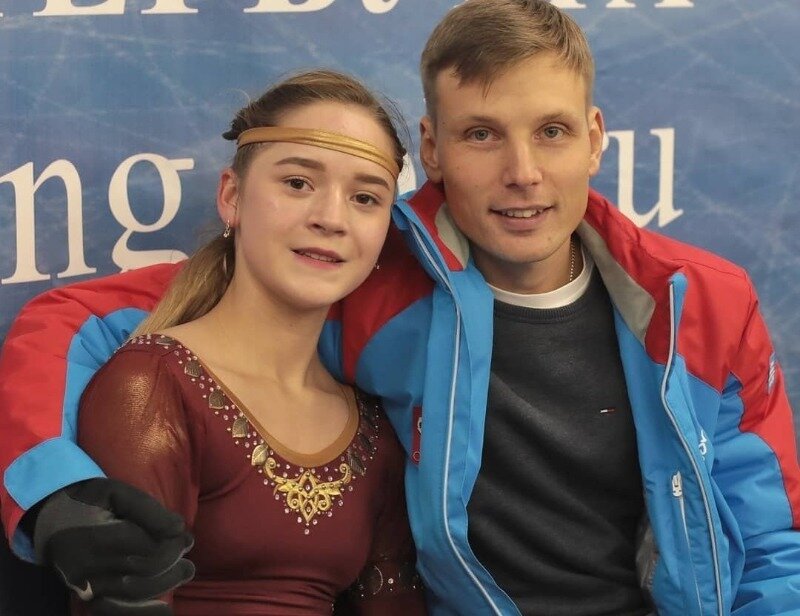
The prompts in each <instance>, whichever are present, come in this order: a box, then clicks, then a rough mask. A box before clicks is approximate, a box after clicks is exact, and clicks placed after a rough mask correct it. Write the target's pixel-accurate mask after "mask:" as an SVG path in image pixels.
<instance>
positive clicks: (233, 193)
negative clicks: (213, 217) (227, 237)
mask: <svg viewBox="0 0 800 616" xmlns="http://www.w3.org/2000/svg"><path fill="white" fill-rule="evenodd" d="M240 190H241V186H240V184H239V176H238V175H237V174H236V172H235V171H234V170H233V169H231V168H230V167H227V168H226V169H223V170H222V173H221V174H220V176H219V184H217V212H218V213H219V217H220V219H221V220H222V222H224V223H225V224H230V226H231V228H234V229H235V228H236V226H237V224H238V222H239V194H240Z"/></svg>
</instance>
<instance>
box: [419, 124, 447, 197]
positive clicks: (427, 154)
mask: <svg viewBox="0 0 800 616" xmlns="http://www.w3.org/2000/svg"><path fill="white" fill-rule="evenodd" d="M419 136H420V139H419V159H420V161H421V162H422V168H423V169H425V175H427V176H428V179H429V180H430V181H431V182H434V183H435V184H439V183H441V181H442V171H441V169H440V168H439V153H438V151H437V150H436V130H435V128H434V122H433V120H432V119H431V117H430V116H425V117H423V118H422V119H421V120H420V121H419Z"/></svg>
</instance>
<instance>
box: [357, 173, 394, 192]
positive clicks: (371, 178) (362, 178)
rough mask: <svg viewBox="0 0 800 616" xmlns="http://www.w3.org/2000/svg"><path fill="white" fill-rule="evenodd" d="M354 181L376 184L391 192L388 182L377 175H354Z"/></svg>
mask: <svg viewBox="0 0 800 616" xmlns="http://www.w3.org/2000/svg"><path fill="white" fill-rule="evenodd" d="M355 178H356V180H358V181H359V182H364V183H365V184H378V185H379V186H383V187H385V188H386V190H389V191H391V190H392V189H391V188H390V187H389V182H387V181H386V180H384V179H383V178H382V177H380V176H378V175H370V174H368V173H356V175H355Z"/></svg>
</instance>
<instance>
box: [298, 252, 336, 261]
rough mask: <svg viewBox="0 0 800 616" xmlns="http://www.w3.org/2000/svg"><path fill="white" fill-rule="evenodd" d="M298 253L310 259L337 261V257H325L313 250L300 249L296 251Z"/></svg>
mask: <svg viewBox="0 0 800 616" xmlns="http://www.w3.org/2000/svg"><path fill="white" fill-rule="evenodd" d="M297 252H298V254H301V255H303V256H304V257H308V258H310V259H316V260H317V261H326V262H327V263H338V262H339V260H338V259H334V258H333V257H326V256H324V255H318V254H317V253H315V252H303V251H302V250H298V251H297Z"/></svg>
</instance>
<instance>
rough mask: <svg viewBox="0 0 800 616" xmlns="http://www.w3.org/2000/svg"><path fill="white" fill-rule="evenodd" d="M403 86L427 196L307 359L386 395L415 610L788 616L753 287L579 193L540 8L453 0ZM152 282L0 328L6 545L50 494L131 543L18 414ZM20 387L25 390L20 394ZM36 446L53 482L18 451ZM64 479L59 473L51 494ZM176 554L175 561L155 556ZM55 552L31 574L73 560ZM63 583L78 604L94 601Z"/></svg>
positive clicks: (574, 93) (143, 279) (585, 80)
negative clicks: (396, 442) (400, 461)
mask: <svg viewBox="0 0 800 616" xmlns="http://www.w3.org/2000/svg"><path fill="white" fill-rule="evenodd" d="M421 68H422V77H423V87H424V90H425V96H426V102H427V115H426V117H425V118H423V120H422V122H421V131H422V143H421V159H422V162H423V165H424V167H425V171H426V173H427V175H428V178H429V180H430V181H429V182H428V183H427V184H426V185H424V186H423V187H422V188H421V189H420V190H419V191H418V192H417V193H416V194H415V195H414V196H413V197H411V198H410V199H408V200H407V201H406V200H401V201H400V202H399V203H398V204H397V208H396V213H395V224H396V228H397V231H398V232H399V233H393V234H390V237H389V240H388V241H387V246H386V249H385V251H384V256H383V257H382V259H381V268H380V269H379V270H377V271H376V272H375V273H374V275H373V276H372V277H371V278H370V279H368V280H367V282H366V283H365V284H364V285H363V286H362V287H361V288H360V289H359V290H357V291H356V292H355V293H354V294H353V295H352V296H350V297H349V298H348V299H346V300H345V301H344V302H342V305H341V307H340V308H341V310H340V311H339V314H338V315H337V318H336V319H335V320H332V321H331V323H330V329H329V334H330V335H328V336H327V337H324V338H325V341H326V343H325V344H324V348H323V352H324V354H325V355H326V357H327V361H328V363H329V365H331V366H332V367H333V369H334V370H336V371H337V373H338V374H340V375H341V376H342V377H343V378H344V379H347V380H355V381H357V382H358V383H359V384H360V385H361V386H362V387H364V388H365V389H367V390H369V391H373V392H379V393H380V394H381V395H382V396H383V397H384V400H385V406H386V409H387V413H388V414H389V415H390V418H391V419H392V423H393V425H394V426H395V429H396V431H397V433H398V436H399V437H400V439H401V441H402V442H403V444H404V446H405V447H406V449H407V450H408V452H409V463H408V465H407V470H406V486H407V492H408V507H409V514H410V519H411V523H412V528H413V531H414V537H415V541H416V543H417V550H418V569H419V571H420V573H421V574H422V577H423V578H424V581H425V583H426V586H427V588H428V590H429V598H430V607H431V610H432V612H433V613H435V614H516V613H523V614H548V615H558V614H570V615H580V614H585V615H589V614H617V615H619V614H629V615H634V614H635V615H640V614H641V615H644V614H648V613H658V614H660V615H676V616H677V615H681V616H682V615H685V614H697V615H700V614H720V615H722V614H729V613H734V614H737V615H739V616H743V615H756V614H758V615H766V614H800V532H798V528H800V469H799V468H798V462H797V454H796V450H795V440H794V435H793V431H792V421H791V411H790V409H789V406H788V402H787V399H786V396H785V393H784V389H783V381H782V373H781V370H780V367H779V366H778V365H777V364H776V362H775V360H774V355H773V350H772V347H771V344H770V342H769V338H768V335H767V332H766V329H765V326H764V323H763V320H762V319H761V316H760V315H759V313H758V310H757V300H756V298H755V294H754V291H753V288H752V286H751V284H750V282H749V280H748V279H747V276H746V274H745V273H744V272H743V271H742V270H741V269H740V268H737V267H735V266H733V265H731V264H729V263H727V262H725V261H723V260H722V259H719V258H717V257H714V256H712V255H709V254H707V253H705V252H703V251H700V250H697V249H694V248H690V247H687V246H684V245H681V244H679V243H677V242H675V241H672V240H669V239H667V238H664V237H661V236H658V235H656V234H653V233H650V232H647V231H642V230H639V229H637V228H636V227H635V226H634V225H633V224H632V223H630V222H629V221H628V220H626V219H625V218H624V217H623V216H621V215H620V214H619V212H618V211H617V210H616V209H615V208H613V207H612V206H611V205H610V204H609V203H608V202H607V201H606V200H604V199H603V198H602V197H601V196H600V195H598V194H596V193H594V192H592V191H590V189H589V179H590V177H591V176H593V175H594V174H595V173H596V172H597V170H598V168H599V164H600V155H601V144H602V134H603V119H602V115H601V113H600V111H599V110H598V109H597V108H596V107H594V106H592V96H591V93H592V85H593V83H592V82H593V74H594V69H593V62H592V58H591V54H590V52H589V50H588V46H587V44H586V40H585V38H584V36H583V34H582V33H581V31H580V29H579V28H578V27H577V26H576V25H575V24H574V22H572V20H571V19H569V18H568V17H567V16H566V15H565V14H564V13H562V12H560V11H559V10H557V9H556V8H554V7H552V5H550V4H549V3H547V2H542V1H538V0H468V1H467V2H465V3H463V4H461V5H460V6H458V7H457V8H455V9H453V10H452V11H451V12H450V13H448V15H447V16H446V17H445V18H444V20H443V21H442V22H441V23H440V24H439V25H438V26H437V28H436V29H435V31H434V32H433V34H432V35H431V37H430V39H429V41H428V44H427V46H426V48H425V51H424V52H423V55H422V67H421ZM401 236H402V239H404V240H405V242H403V241H401ZM420 266H421V267H420ZM173 271H174V269H173V267H172V266H156V267H154V268H148V269H145V270H138V271H135V272H130V273H127V274H123V275H121V276H118V277H114V278H113V279H109V280H106V281H95V282H91V283H87V284H84V285H79V286H76V287H74V288H72V289H70V290H61V291H58V292H54V293H51V294H49V295H48V296H45V297H44V298H41V299H39V300H36V301H35V302H33V303H32V304H31V305H30V306H29V307H28V308H27V309H26V312H24V313H23V315H22V316H21V317H20V319H19V321H18V323H17V324H16V325H15V327H14V329H13V330H12V332H11V333H10V334H9V338H8V342H7V344H6V348H5V350H4V355H3V358H2V364H1V365H0V370H2V379H3V381H2V383H3V384H2V388H3V389H2V392H0V394H1V395H2V400H0V401H2V403H3V408H4V413H3V416H2V418H0V421H2V422H3V425H0V433H5V434H11V436H10V437H7V438H6V440H7V443H4V444H3V448H4V450H7V451H9V453H8V454H7V457H6V459H5V464H9V463H10V467H9V469H8V470H7V471H6V475H5V486H6V489H7V490H8V492H9V495H10V496H9V495H4V496H5V499H4V501H3V515H4V521H5V523H6V525H7V527H9V528H10V531H13V530H14V528H15V524H16V521H17V520H18V519H19V517H20V516H21V515H22V513H23V511H22V510H23V509H25V508H28V507H29V506H31V505H33V504H34V503H37V502H43V505H40V508H41V513H40V514H39V516H38V519H33V518H34V516H35V514H36V513H37V512H33V514H34V515H31V516H26V521H27V525H28V527H30V526H32V525H34V522H35V527H36V532H37V534H38V535H39V536H38V537H37V538H36V541H35V543H36V544H37V549H40V550H42V551H44V552H47V550H48V548H47V547H46V546H47V545H48V544H50V543H51V542H58V541H59V539H60V538H62V537H63V536H64V534H65V533H68V532H73V533H75V532H77V531H75V530H74V527H75V526H77V525H78V524H76V523H71V524H64V523H60V524H59V523H53V522H48V525H49V526H50V527H51V528H52V529H53V530H42V531H40V528H41V527H42V525H43V521H42V520H43V519H44V520H52V519H58V517H59V513H60V511H62V510H64V507H66V505H63V504H59V500H61V501H62V502H70V503H73V504H74V503H75V502H79V503H84V504H86V503H88V505H85V506H87V507H88V508H90V509H92V510H93V511H97V510H100V511H102V512H103V515H106V516H108V517H110V518H111V519H114V520H115V521H117V523H121V524H128V525H129V526H133V527H136V524H134V523H133V521H132V520H135V519H136V518H135V517H134V518H131V517H128V519H126V520H124V521H123V522H119V518H125V516H123V515H120V514H118V513H116V512H115V511H114V508H113V507H109V506H108V499H105V500H103V499H100V498H96V497H94V496H86V495H84V496H81V495H77V496H75V494H74V491H75V490H76V489H77V488H76V487H75V486H74V485H73V486H68V485H67V484H70V483H73V482H76V481H79V480H80V479H88V480H89V481H87V482H85V483H78V484H77V486H78V487H80V486H84V485H87V484H88V485H90V486H91V485H95V486H106V485H107V481H106V480H103V479H99V478H97V477H98V476H99V475H100V472H99V470H97V469H92V468H91V467H90V464H89V463H88V462H87V461H86V460H84V459H83V458H81V453H80V451H79V450H78V449H77V448H76V447H75V446H74V444H71V443H68V442H67V441H69V438H68V437H69V436H70V435H69V434H67V436H66V437H65V436H64V434H65V433H67V432H68V431H66V430H65V431H64V432H63V433H62V432H57V433H55V434H53V433H52V430H53V429H54V428H53V426H52V425H51V426H50V427H49V430H51V433H48V432H47V429H48V428H42V427H39V426H38V425H37V426H34V425H31V424H33V423H34V421H33V420H31V421H28V422H26V421H25V420H24V419H23V417H24V412H25V409H28V408H36V409H37V417H39V416H40V415H41V416H42V417H45V416H46V417H49V421H50V422H51V424H53V423H54V424H57V426H56V428H60V426H61V417H60V409H61V406H62V405H61V403H60V402H59V404H57V405H54V403H53V400H54V399H55V400H62V399H65V401H66V404H65V405H64V406H65V408H66V409H67V411H68V412H69V413H73V414H74V408H75V404H76V401H77V399H78V397H79V394H80V391H81V390H82V388H83V385H84V384H85V381H86V380H87V379H88V378H89V377H90V376H91V373H93V371H94V370H95V369H96V367H97V364H98V363H99V362H102V361H103V360H104V359H105V357H106V356H107V355H108V354H109V353H111V352H112V351H113V350H114V346H115V344H116V342H117V341H119V340H121V339H122V338H124V336H125V335H126V333H127V332H128V331H130V327H132V325H134V324H135V323H136V322H137V321H138V320H139V319H140V318H141V316H142V315H141V310H147V309H149V308H150V307H151V306H152V304H153V302H154V301H155V298H157V296H158V295H159V294H160V293H161V291H162V290H163V288H164V286H165V285H166V284H167V282H168V280H169V278H170V277H171V275H172V273H173ZM398 277H402V284H398ZM137 288H139V289H141V288H145V289H146V292H142V291H134V290H135V289H137ZM131 308H136V309H138V310H139V312H131V310H130V309H131ZM90 315H94V316H92V317H90ZM89 317H90V318H89ZM44 322H48V323H49V329H48V333H47V334H46V336H47V337H48V338H49V339H48V340H46V341H45V340H44V338H45V334H42V333H40V332H39V331H36V326H37V324H38V325H40V324H42V323H44ZM76 330H77V331H78V333H77V334H76V333H75V332H76ZM93 332H94V333H93ZM53 338H57V339H63V342H62V346H61V347H60V348H57V347H59V345H58V344H56V343H55V342H54V341H53ZM106 340H107V341H108V342H106ZM67 342H68V346H69V349H70V352H72V350H73V349H85V348H87V347H90V348H91V352H92V357H91V358H87V359H81V358H79V357H71V356H70V357H68V361H67V366H66V368H65V367H64V365H63V363H64V362H63V361H56V360H54V359H53V357H55V356H57V354H58V353H59V352H61V353H64V352H65V351H64V348H63V345H64V344H65V343H67ZM81 365H82V366H83V367H80V368H79V367H78V366H81ZM39 366H41V367H45V366H49V367H50V368H49V369H40V368H39ZM76 370H83V372H82V373H80V374H78V375H77V376H78V378H73V377H74V376H75V375H74V373H75V371H76ZM65 371H66V377H65V376H64V375H65ZM34 378H35V379H36V382H37V395H35V396H32V395H31V394H30V393H29V392H28V391H27V389H26V388H25V387H24V385H23V384H24V383H26V382H27V383H30V382H31V380H32V379H34ZM65 379H66V393H65V394H62V393H61V390H62V389H64V383H63V382H64V380H65ZM39 392H41V395H40V396H39V395H38V393H39ZM32 398H34V399H33V400H32ZM56 408H58V410H55V409H56ZM109 412H113V409H109ZM53 436H55V437H57V438H54V439H53V440H52V441H50V442H54V441H55V442H58V443H59V445H58V446H59V447H60V448H61V449H60V450H59V453H61V454H62V460H61V463H60V468H59V469H55V470H56V471H57V472H55V476H54V475H53V471H54V469H52V467H51V466H50V465H52V464H54V461H52V459H50V457H49V456H47V455H44V454H42V453H41V452H42V449H41V448H44V449H46V448H47V447H49V446H48V445H47V444H46V442H42V441H44V440H45V439H46V438H48V437H53ZM12 437H13V438H12ZM40 442H41V444H39V443H40ZM53 447H55V446H53ZM37 453H38V457H37ZM67 459H70V460H71V459H74V460H75V461H80V462H81V463H82V464H83V466H82V467H81V468H82V470H81V471H80V472H72V473H71V474H70V472H71V471H68V470H67V469H68V468H72V466H71V464H67V463H66V460H67ZM77 467H78V464H76V468H77ZM40 469H46V470H48V471H49V474H48V475H47V477H48V481H49V482H50V483H49V484H48V488H47V490H46V491H43V490H42V489H40V488H38V486H39V484H40V478H41V475H40V472H41V471H40ZM23 478H27V481H26V482H23ZM23 483H24V485H23ZM25 486H35V487H36V488H31V487H27V488H26V487H25ZM64 486H67V487H66V488H65V487H64ZM58 488H62V489H61V490H58ZM115 489H116V486H112V489H111V492H114V490H115ZM70 491H73V493H72V494H70ZM34 493H35V494H34ZM51 493H54V494H53V496H50V497H48V496H47V495H48V494H51ZM65 493H66V494H67V495H69V496H70V497H71V498H70V499H68V500H67V501H64V494H65ZM123 500H125V501H126V502H127V501H128V500H136V499H127V498H126V499H123ZM51 503H54V504H53V505H52V506H51ZM109 510H110V511H111V512H112V513H110V514H109V513H108V511H109ZM80 515H81V516H83V518H84V519H88V518H89V517H90V516H89V515H88V513H82V514H80ZM29 517H30V518H31V519H30V520H28V518H29ZM148 519H160V516H158V515H155V514H153V515H151V516H150V517H148ZM87 526H91V523H90V522H87ZM93 528H95V529H97V527H96V526H95V527H93ZM83 532H84V533H85V534H86V531H83ZM95 532H97V531H96V530H95ZM171 532H172V533H173V534H172V535H171V536H175V529H174V528H173V529H172V530H171ZM150 534H151V535H154V536H156V537H158V536H161V535H164V536H170V535H169V533H161V534H159V533H150ZM76 536H77V535H76ZM14 538H15V539H17V540H18V541H19V542H20V544H18V545H21V543H22V542H24V540H25V534H24V533H22V532H18V533H16V534H15V535H14ZM173 542H174V541H173ZM111 543H112V546H110V547H113V545H115V544H114V543H113V541H112V542H111ZM120 543H121V542H120ZM43 546H45V547H43ZM110 547H107V549H108V550H109V552H110V551H111V549H110ZM184 548H185V546H183V547H181V549H177V547H176V546H175V545H173V549H172V555H173V556H174V558H178V556H179V555H180V553H181V550H182V549H184ZM153 549H156V547H154V548H153ZM56 551H57V552H58V554H57V556H52V557H51V560H52V561H53V562H55V564H56V565H59V559H61V562H63V563H64V565H63V566H66V567H69V568H73V569H75V568H77V565H75V564H74V562H75V559H74V558H73V559H70V557H69V554H65V551H64V550H61V551H59V550H56ZM118 553H123V552H122V551H121V550H120V551H119V552H118ZM168 571H171V570H168ZM139 573H141V574H142V575H143V576H144V577H143V579H148V578H147V574H148V573H150V574H152V573H157V571H156V570H155V569H151V570H150V571H140V572H139ZM77 575H78V577H73V578H71V581H72V583H73V584H74V585H75V586H76V587H79V588H83V582H84V581H86V582H91V581H92V578H91V576H89V575H88V574H83V573H81V574H77ZM80 575H84V577H80ZM180 577H181V576H179V575H178V576H174V578H173V579H170V580H167V581H164V580H160V581H159V583H160V584H161V585H162V586H166V584H167V583H176V580H178V578H180ZM178 581H179V580H178ZM151 590H152V587H151ZM128 596H130V597H131V598H137V597H143V596H149V595H144V594H142V593H140V594H135V593H129V595H128ZM101 598H102V597H101ZM105 598H106V599H109V598H111V599H112V600H113V599H114V598H115V595H114V593H113V592H107V593H106V596H105ZM94 601H97V599H94ZM150 605H151V606H152V604H150ZM129 607H130V610H129V611H128V612H127V613H131V614H134V613H138V614H145V613H147V612H145V611H143V610H145V609H147V608H146V607H144V606H143V605H142V604H131V605H130V606H129Z"/></svg>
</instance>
